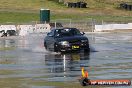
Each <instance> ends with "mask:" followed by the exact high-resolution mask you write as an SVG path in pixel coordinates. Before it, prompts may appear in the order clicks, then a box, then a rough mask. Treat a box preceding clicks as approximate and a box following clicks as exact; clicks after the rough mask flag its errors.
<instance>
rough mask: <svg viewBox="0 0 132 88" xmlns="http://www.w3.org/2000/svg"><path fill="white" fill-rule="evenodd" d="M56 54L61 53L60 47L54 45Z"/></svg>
mask: <svg viewBox="0 0 132 88" xmlns="http://www.w3.org/2000/svg"><path fill="white" fill-rule="evenodd" d="M54 52H60V50H59V47H58V45H57V44H56V43H55V44H54Z"/></svg>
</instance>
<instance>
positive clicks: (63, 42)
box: [59, 41, 69, 46]
mask: <svg viewBox="0 0 132 88" xmlns="http://www.w3.org/2000/svg"><path fill="white" fill-rule="evenodd" d="M59 44H61V45H65V46H69V42H68V41H61V42H59Z"/></svg>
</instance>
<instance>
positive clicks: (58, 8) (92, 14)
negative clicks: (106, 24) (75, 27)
mask: <svg viewBox="0 0 132 88" xmlns="http://www.w3.org/2000/svg"><path fill="white" fill-rule="evenodd" d="M65 1H68V0H65ZM69 1H71V2H72V1H76V2H77V0H69ZM84 1H85V2H87V3H88V8H84V9H80V8H67V7H66V6H65V5H64V4H62V3H57V0H8V1H6V0H0V7H1V8H0V24H11V23H12V24H14V23H15V24H19V23H32V21H39V10H40V9H41V8H46V9H50V10H51V20H56V19H74V20H82V19H89V18H92V19H95V20H97V21H102V20H104V21H123V22H124V21H125V22H131V21H132V20H131V19H132V11H125V10H121V9H119V8H118V6H119V4H120V3H121V2H122V1H119V0H84ZM123 1H124V2H131V0H123Z"/></svg>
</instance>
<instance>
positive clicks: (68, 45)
mask: <svg viewBox="0 0 132 88" xmlns="http://www.w3.org/2000/svg"><path fill="white" fill-rule="evenodd" d="M44 47H45V48H46V49H47V50H49V51H54V52H67V51H76V50H77V51H78V50H79V51H80V50H84V51H86V52H89V51H90V48H89V41H88V38H87V37H85V36H84V32H83V33H81V32H80V31H79V30H78V29H76V28H58V29H52V30H51V32H49V33H48V34H47V36H46V37H45V39H44Z"/></svg>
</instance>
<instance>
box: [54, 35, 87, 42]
mask: <svg viewBox="0 0 132 88" xmlns="http://www.w3.org/2000/svg"><path fill="white" fill-rule="evenodd" d="M85 39H88V38H87V37H85V36H66V37H61V38H56V40H57V41H71V40H85Z"/></svg>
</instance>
